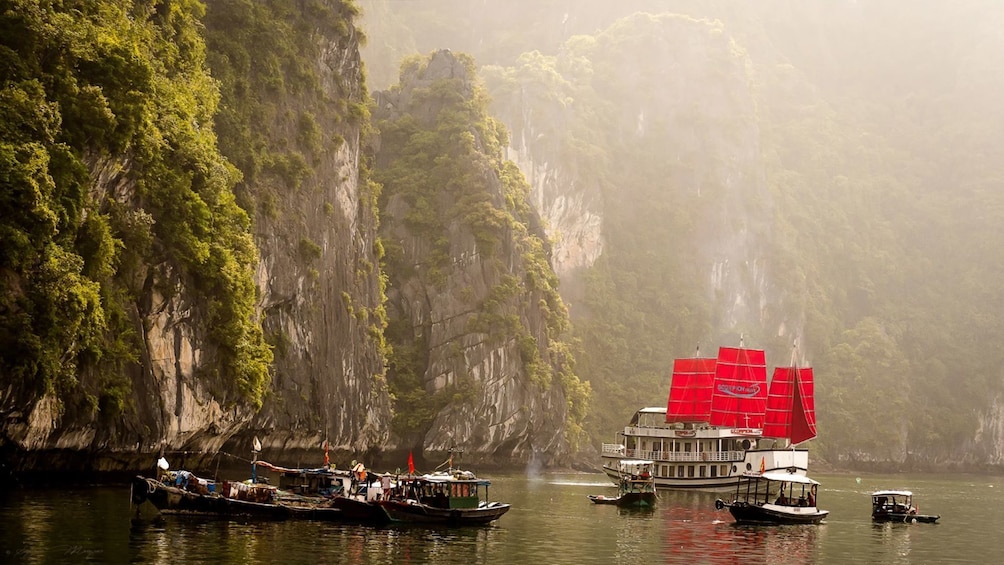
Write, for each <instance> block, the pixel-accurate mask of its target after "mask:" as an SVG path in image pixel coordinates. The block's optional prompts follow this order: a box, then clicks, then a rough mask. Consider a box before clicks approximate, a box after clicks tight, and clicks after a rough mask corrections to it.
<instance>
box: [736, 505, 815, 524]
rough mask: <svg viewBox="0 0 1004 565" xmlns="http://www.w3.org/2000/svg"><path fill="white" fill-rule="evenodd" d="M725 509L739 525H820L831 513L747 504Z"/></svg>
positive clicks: (812, 509) (811, 508)
mask: <svg viewBox="0 0 1004 565" xmlns="http://www.w3.org/2000/svg"><path fill="white" fill-rule="evenodd" d="M725 507H727V508H728V509H729V513H731V514H732V517H733V518H735V519H736V523H738V524H818V523H819V522H821V521H822V520H823V518H826V516H827V515H828V514H829V513H830V512H829V511H828V510H819V509H817V508H813V507H804V508H803V507H785V508H784V509H783V510H782V509H778V508H773V507H771V506H770V505H763V506H760V505H756V504H747V503H745V502H733V503H725Z"/></svg>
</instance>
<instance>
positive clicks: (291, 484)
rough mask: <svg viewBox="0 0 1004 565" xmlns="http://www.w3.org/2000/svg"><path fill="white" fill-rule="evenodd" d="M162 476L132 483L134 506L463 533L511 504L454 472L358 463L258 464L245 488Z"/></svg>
mask: <svg viewBox="0 0 1004 565" xmlns="http://www.w3.org/2000/svg"><path fill="white" fill-rule="evenodd" d="M451 462H452V459H451ZM409 467H410V465H409ZM158 469H159V473H158V476H157V477H156V478H151V477H143V476H137V477H136V478H135V479H134V480H133V484H132V494H131V501H132V503H133V504H135V505H137V507H138V506H139V505H142V504H144V503H147V502H149V503H150V504H152V505H153V506H154V507H156V508H157V509H158V510H159V511H160V512H163V513H169V514H207V515H218V516H240V517H254V518H265V519H279V520H282V519H297V518H299V519H309V520H325V521H340V522H352V523H361V524H387V523H391V522H404V523H411V522H416V523H433V524H448V525H456V526H464V525H483V524H488V523H491V522H492V521H494V520H497V519H498V518H500V517H501V516H502V515H503V514H505V513H506V512H508V510H509V505H508V504H505V503H502V502H495V501H490V500H489V499H488V487H489V485H491V481H488V480H486V479H480V478H478V477H477V476H475V475H474V473H472V472H470V471H464V470H459V469H454V468H452V465H451V467H449V468H447V469H446V470H443V471H436V472H433V473H427V474H416V473H415V472H414V469H413V468H411V469H409V473H408V474H391V473H383V474H379V473H373V472H370V471H368V470H367V469H366V468H365V467H364V466H363V465H362V464H356V463H355V462H353V466H352V469H350V470H343V469H336V468H335V467H334V466H330V465H327V466H323V467H319V468H311V469H299V468H295V469H294V468H287V467H281V466H278V465H272V464H270V463H268V462H265V461H254V462H253V467H252V478H251V479H249V480H246V481H215V480H209V479H205V478H200V477H198V476H196V475H195V474H193V473H191V472H189V471H186V470H171V469H170V468H169V465H168V464H167V461H166V460H164V459H163V458H161V460H160V462H159V463H158ZM260 471H265V472H268V474H269V475H270V476H277V478H278V484H275V485H273V484H270V483H271V481H270V480H269V479H268V478H266V477H264V476H262V475H260V474H259V472H260Z"/></svg>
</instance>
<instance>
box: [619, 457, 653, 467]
mask: <svg viewBox="0 0 1004 565" xmlns="http://www.w3.org/2000/svg"><path fill="white" fill-rule="evenodd" d="M653 463H655V461H646V460H643V459H621V465H624V466H625V467H631V466H635V465H652V464H653Z"/></svg>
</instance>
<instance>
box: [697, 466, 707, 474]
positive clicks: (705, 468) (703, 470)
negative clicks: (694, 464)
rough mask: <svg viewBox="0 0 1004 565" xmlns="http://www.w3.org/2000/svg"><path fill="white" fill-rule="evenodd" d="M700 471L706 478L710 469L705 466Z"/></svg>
mask: <svg viewBox="0 0 1004 565" xmlns="http://www.w3.org/2000/svg"><path fill="white" fill-rule="evenodd" d="M698 471H699V472H700V473H701V476H702V477H704V476H706V473H707V472H708V468H707V467H705V466H704V465H701V466H700V467H699V468H698Z"/></svg>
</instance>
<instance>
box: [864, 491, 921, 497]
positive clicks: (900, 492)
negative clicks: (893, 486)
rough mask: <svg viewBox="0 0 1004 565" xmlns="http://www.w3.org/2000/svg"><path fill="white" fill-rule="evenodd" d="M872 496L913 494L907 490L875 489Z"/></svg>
mask: <svg viewBox="0 0 1004 565" xmlns="http://www.w3.org/2000/svg"><path fill="white" fill-rule="evenodd" d="M872 496H913V493H912V492H910V491H908V490H877V491H875V492H873V493H872Z"/></svg>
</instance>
